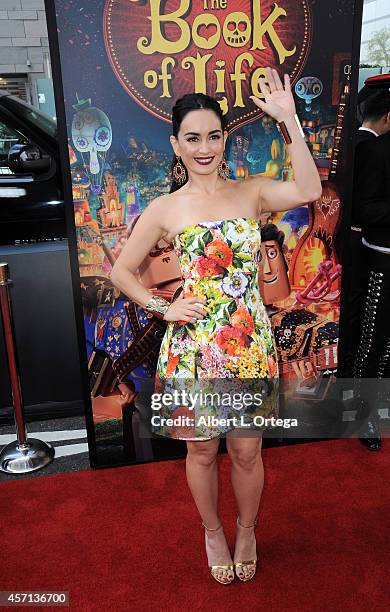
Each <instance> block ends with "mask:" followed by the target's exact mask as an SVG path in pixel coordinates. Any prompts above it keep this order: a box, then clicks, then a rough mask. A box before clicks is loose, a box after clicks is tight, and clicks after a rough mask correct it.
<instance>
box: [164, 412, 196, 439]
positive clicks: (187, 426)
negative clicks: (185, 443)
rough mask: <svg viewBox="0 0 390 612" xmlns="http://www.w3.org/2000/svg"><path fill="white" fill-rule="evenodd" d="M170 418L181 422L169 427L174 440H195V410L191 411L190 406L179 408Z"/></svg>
mask: <svg viewBox="0 0 390 612" xmlns="http://www.w3.org/2000/svg"><path fill="white" fill-rule="evenodd" d="M170 418H172V419H177V420H178V421H179V422H178V424H176V425H171V426H170V427H169V429H170V435H171V437H172V438H178V439H186V438H195V427H196V415H195V410H191V409H190V408H189V407H188V406H179V407H178V408H176V409H175V410H174V411H173V412H172V413H171V415H170Z"/></svg>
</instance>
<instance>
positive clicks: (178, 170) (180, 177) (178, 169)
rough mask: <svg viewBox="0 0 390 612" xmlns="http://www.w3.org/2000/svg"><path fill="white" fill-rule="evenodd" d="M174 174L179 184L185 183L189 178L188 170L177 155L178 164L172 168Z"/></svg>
mask: <svg viewBox="0 0 390 612" xmlns="http://www.w3.org/2000/svg"><path fill="white" fill-rule="evenodd" d="M172 176H173V178H174V180H175V182H176V183H177V184H178V185H183V183H185V182H186V180H187V171H186V169H185V166H183V164H182V163H181V161H180V157H179V156H178V155H176V164H175V165H174V166H173V169H172Z"/></svg>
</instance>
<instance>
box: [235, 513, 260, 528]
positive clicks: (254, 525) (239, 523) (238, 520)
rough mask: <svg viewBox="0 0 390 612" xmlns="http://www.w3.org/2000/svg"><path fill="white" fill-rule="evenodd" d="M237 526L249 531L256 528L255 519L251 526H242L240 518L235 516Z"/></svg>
mask: <svg viewBox="0 0 390 612" xmlns="http://www.w3.org/2000/svg"><path fill="white" fill-rule="evenodd" d="M237 525H240V527H244V529H251V528H252V527H256V525H257V517H256V518H255V521H254V523H253V525H243V524H242V523H241V522H240V517H239V516H237Z"/></svg>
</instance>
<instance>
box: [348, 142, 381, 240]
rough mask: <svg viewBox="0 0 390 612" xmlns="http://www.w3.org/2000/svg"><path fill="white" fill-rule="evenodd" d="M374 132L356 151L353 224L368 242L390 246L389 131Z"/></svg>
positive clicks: (360, 143)
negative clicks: (380, 133)
mask: <svg viewBox="0 0 390 612" xmlns="http://www.w3.org/2000/svg"><path fill="white" fill-rule="evenodd" d="M360 132H361V134H362V135H363V130H360ZM369 133H370V132H366V134H369ZM372 136H373V137H372V138H368V137H366V138H365V139H364V140H362V141H361V142H359V144H358V145H357V147H356V151H355V170H354V185H353V210H352V224H353V225H358V226H360V227H361V228H362V236H363V238H365V239H366V240H367V242H370V243H372V244H376V245H378V246H384V247H390V132H389V133H387V134H384V135H383V136H378V137H376V136H374V135H372Z"/></svg>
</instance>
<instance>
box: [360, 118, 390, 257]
mask: <svg viewBox="0 0 390 612" xmlns="http://www.w3.org/2000/svg"><path fill="white" fill-rule="evenodd" d="M359 130H362V131H363V130H365V131H366V132H371V134H374V136H379V134H377V133H376V132H375V131H374V130H372V129H371V128H368V127H363V126H361V127H360V128H359ZM353 229H354V230H355V231H356V230H357V231H361V230H360V228H355V227H354V228H353ZM362 243H363V244H364V245H365V246H366V247H368V248H369V249H374V250H375V251H380V252H381V253H386V255H390V248H388V247H381V246H378V245H377V244H371V243H370V242H367V240H365V239H364V238H362Z"/></svg>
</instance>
